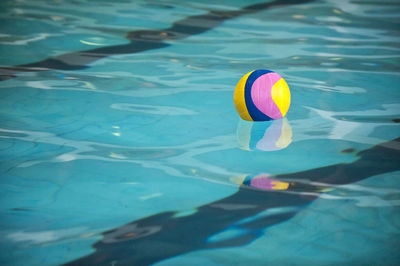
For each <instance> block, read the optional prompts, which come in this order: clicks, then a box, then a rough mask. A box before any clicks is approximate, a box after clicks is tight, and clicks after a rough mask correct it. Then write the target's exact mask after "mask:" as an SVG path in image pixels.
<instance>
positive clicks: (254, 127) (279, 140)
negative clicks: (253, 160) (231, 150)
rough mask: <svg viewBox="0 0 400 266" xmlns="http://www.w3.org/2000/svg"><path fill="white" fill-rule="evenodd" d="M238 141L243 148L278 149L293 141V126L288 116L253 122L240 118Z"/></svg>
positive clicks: (249, 149) (250, 149)
mask: <svg viewBox="0 0 400 266" xmlns="http://www.w3.org/2000/svg"><path fill="white" fill-rule="evenodd" d="M236 134H237V142H238V145H239V148H241V149H243V150H248V151H252V150H261V151H277V150H282V149H284V148H286V147H288V146H289V145H290V143H291V142H292V134H293V133H292V128H291V127H290V124H289V122H288V120H287V119H286V118H284V119H279V120H273V121H269V122H263V123H262V122H261V123H252V122H248V121H243V120H240V121H239V124H238V128H237V133H236Z"/></svg>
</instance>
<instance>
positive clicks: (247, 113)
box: [233, 69, 290, 121]
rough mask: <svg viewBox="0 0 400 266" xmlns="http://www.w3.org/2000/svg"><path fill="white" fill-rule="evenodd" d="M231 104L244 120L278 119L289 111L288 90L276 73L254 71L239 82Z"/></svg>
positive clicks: (261, 70)
mask: <svg viewBox="0 0 400 266" xmlns="http://www.w3.org/2000/svg"><path fill="white" fill-rule="evenodd" d="M233 102H234V103H235V107H236V110H237V112H238V113H239V115H240V117H241V118H242V119H244V120H247V121H268V120H273V119H279V118H282V117H284V116H285V115H286V113H287V111H288V110H289V106H290V90H289V86H288V85H287V84H286V82H285V80H284V79H283V78H282V77H281V76H280V75H278V74H277V73H275V72H273V71H270V70H264V69H259V70H254V71H252V72H249V73H247V74H246V75H244V76H243V77H242V78H241V79H240V80H239V82H238V84H237V85H236V89H235V94H234V97H233Z"/></svg>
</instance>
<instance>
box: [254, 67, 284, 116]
mask: <svg viewBox="0 0 400 266" xmlns="http://www.w3.org/2000/svg"><path fill="white" fill-rule="evenodd" d="M281 78H282V77H281V76H280V75H278V74H276V73H268V74H264V75H262V76H260V77H259V78H258V79H256V80H255V81H254V83H253V86H252V87H251V99H252V100H253V103H254V105H255V106H256V107H257V108H258V109H259V110H260V111H261V112H263V113H264V114H265V115H267V116H269V117H271V118H272V119H279V118H282V113H281V111H280V110H279V108H278V106H277V105H276V104H275V102H274V101H273V100H272V96H271V88H272V86H273V85H274V84H275V83H276V82H277V81H278V80H280V79H281Z"/></svg>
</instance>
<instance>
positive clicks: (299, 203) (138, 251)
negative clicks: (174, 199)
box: [65, 138, 400, 265]
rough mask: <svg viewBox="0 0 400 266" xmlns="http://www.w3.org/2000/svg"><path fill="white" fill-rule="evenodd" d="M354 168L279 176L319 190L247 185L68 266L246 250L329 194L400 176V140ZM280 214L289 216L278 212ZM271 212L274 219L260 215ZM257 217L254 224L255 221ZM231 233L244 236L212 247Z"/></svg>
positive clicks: (120, 237) (109, 242)
mask: <svg viewBox="0 0 400 266" xmlns="http://www.w3.org/2000/svg"><path fill="white" fill-rule="evenodd" d="M357 155H358V156H359V158H358V159H357V160H356V161H354V162H352V163H341V164H335V165H331V166H326V167H321V168H315V169H310V170H305V171H302V172H297V173H291V174H282V175H277V176H276V177H277V178H278V180H285V179H286V180H304V181H309V182H310V181H315V182H318V184H319V185H313V184H310V183H303V182H296V181H294V182H293V181H288V182H290V186H289V187H288V189H287V190H282V191H278V190H260V189H254V188H250V187H247V186H246V185H242V186H241V187H240V188H239V190H238V191H237V192H236V193H234V194H232V195H231V196H228V197H226V198H223V199H220V200H217V201H215V202H212V203H209V204H206V205H202V206H199V207H198V208H197V209H196V212H195V213H193V214H190V215H186V216H177V214H178V213H175V212H163V213H158V214H155V215H152V216H149V217H146V218H143V219H140V220H137V221H133V222H131V223H128V224H125V225H122V226H120V227H117V228H115V229H112V230H109V231H107V232H103V234H102V235H103V238H102V239H101V240H99V241H98V242H96V243H95V244H94V245H93V248H95V249H96V251H95V252H93V253H92V254H90V255H87V256H86V257H83V258H80V259H77V260H75V261H72V262H70V263H67V264H65V265H113V264H114V265H150V264H153V263H156V262H158V261H162V260H164V259H168V258H171V257H175V256H179V255H182V254H185V253H188V252H191V251H196V250H201V249H212V248H224V247H225V248H226V247H238V246H243V245H246V244H248V243H250V242H251V241H253V240H255V239H257V238H259V237H260V236H262V235H263V234H264V231H263V230H264V229H265V228H267V227H268V226H271V225H275V224H278V223H281V222H284V221H287V220H288V219H290V218H292V217H294V216H295V215H296V214H297V213H298V212H300V211H301V210H302V209H304V208H305V207H307V206H308V205H309V204H310V203H312V202H313V201H314V200H315V199H317V198H318V197H319V195H320V194H321V193H323V191H325V190H326V189H329V188H330V187H331V188H334V187H335V186H336V185H343V184H350V183H354V182H358V181H360V180H363V179H366V178H368V177H371V176H375V175H379V174H384V173H390V172H395V171H398V170H400V138H397V139H394V140H392V141H388V142H385V143H381V144H379V145H376V146H374V147H371V148H369V149H367V150H364V151H361V152H359V153H358V154H357ZM276 208H278V209H281V210H282V209H286V210H287V211H286V212H273V210H274V209H275V210H276ZM265 210H271V211H272V212H271V213H270V214H269V215H263V216H261V217H257V216H256V215H257V214H259V213H261V212H263V211H265ZM251 217H253V219H249V218H251ZM229 229H235V230H236V231H240V232H241V233H240V234H236V235H233V236H231V237H230V238H225V239H221V240H220V241H215V240H214V241H212V239H213V236H215V235H218V233H221V232H224V231H226V230H229Z"/></svg>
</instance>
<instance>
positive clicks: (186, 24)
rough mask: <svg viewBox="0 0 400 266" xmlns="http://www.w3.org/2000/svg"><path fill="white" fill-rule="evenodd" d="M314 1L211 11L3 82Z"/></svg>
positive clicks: (284, 0)
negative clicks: (279, 8)
mask: <svg viewBox="0 0 400 266" xmlns="http://www.w3.org/2000/svg"><path fill="white" fill-rule="evenodd" d="M311 1H312V0H275V1H272V2H268V3H259V4H254V5H249V6H246V7H244V8H242V9H239V10H233V11H210V12H208V13H207V14H204V15H197V16H189V17H187V18H184V19H182V20H179V21H176V22H175V23H173V24H172V26H171V27H169V28H167V29H161V30H138V31H131V32H128V33H127V34H126V38H127V39H128V40H130V43H128V44H121V45H113V46H107V47H100V48H96V49H92V50H86V51H78V52H72V53H66V54H63V55H59V56H55V57H51V58H47V59H44V60H42V61H39V62H35V63H29V64H23V65H18V66H10V67H0V81H2V80H7V79H10V78H14V77H15V74H17V73H19V72H36V71H45V70H51V69H58V70H78V69H84V68H87V67H88V66H87V65H88V64H90V63H92V62H95V61H97V60H99V59H102V58H105V57H108V56H111V55H119V54H133V53H139V52H143V51H147V50H153V49H160V48H164V47H167V46H169V45H170V44H168V43H165V42H164V41H168V40H179V39H183V38H186V37H189V36H192V35H196V34H201V33H203V32H206V31H209V30H211V29H213V28H215V27H217V26H218V25H220V24H221V23H222V22H224V21H225V20H228V19H232V18H236V17H238V16H241V15H245V14H251V13H255V12H257V11H261V10H267V9H271V8H277V7H284V6H290V5H295V4H304V3H308V2H311Z"/></svg>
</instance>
